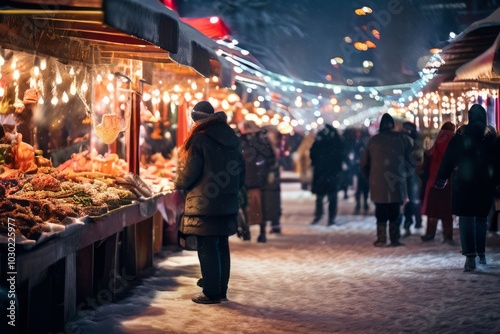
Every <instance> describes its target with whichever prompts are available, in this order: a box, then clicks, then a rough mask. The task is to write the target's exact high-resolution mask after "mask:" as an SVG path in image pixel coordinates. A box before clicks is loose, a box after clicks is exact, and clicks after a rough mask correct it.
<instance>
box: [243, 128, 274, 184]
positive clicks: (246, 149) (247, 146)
mask: <svg viewBox="0 0 500 334" xmlns="http://www.w3.org/2000/svg"><path fill="white" fill-rule="evenodd" d="M240 141H241V149H242V151H243V159H244V160H245V169H246V173H245V187H246V188H247V189H253V188H262V187H263V186H264V185H265V183H266V181H267V177H268V173H269V172H270V171H271V168H272V167H273V166H274V165H275V163H276V156H275V154H274V151H273V148H272V146H271V143H270V142H269V139H268V138H267V136H266V134H265V132H264V131H262V130H259V131H257V132H252V133H245V134H242V135H241V136H240Z"/></svg>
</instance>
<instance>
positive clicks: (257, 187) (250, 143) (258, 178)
mask: <svg viewBox="0 0 500 334" xmlns="http://www.w3.org/2000/svg"><path fill="white" fill-rule="evenodd" d="M240 133H241V135H240V142H241V149H242V151H243V159H244V161H245V168H246V174H245V188H246V190H247V198H248V205H247V208H246V210H245V218H246V222H247V224H248V225H259V226H260V234H259V236H258V237H257V242H266V241H267V238H266V230H265V224H264V217H263V215H262V209H263V205H262V188H263V187H264V185H265V184H266V182H267V178H268V174H269V171H270V170H269V168H270V167H271V166H274V164H275V163H276V156H275V154H274V151H273V148H272V146H271V144H270V143H269V140H268V138H267V136H266V134H265V133H264V131H262V129H261V128H260V127H259V126H258V125H257V124H256V123H255V122H254V121H250V120H247V121H243V122H242V123H241V124H240Z"/></svg>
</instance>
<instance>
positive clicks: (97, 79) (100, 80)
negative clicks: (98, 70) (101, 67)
mask: <svg viewBox="0 0 500 334" xmlns="http://www.w3.org/2000/svg"><path fill="white" fill-rule="evenodd" d="M95 80H96V81H97V82H98V83H101V82H102V76H101V75H100V74H98V75H97V77H96V78H95Z"/></svg>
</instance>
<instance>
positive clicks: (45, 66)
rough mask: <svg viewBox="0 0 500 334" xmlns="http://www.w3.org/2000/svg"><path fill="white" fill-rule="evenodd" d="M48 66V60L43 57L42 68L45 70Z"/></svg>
mask: <svg viewBox="0 0 500 334" xmlns="http://www.w3.org/2000/svg"><path fill="white" fill-rule="evenodd" d="M46 68H47V61H46V60H45V59H42V60H41V61H40V69H41V70H42V71H43V70H45V69H46Z"/></svg>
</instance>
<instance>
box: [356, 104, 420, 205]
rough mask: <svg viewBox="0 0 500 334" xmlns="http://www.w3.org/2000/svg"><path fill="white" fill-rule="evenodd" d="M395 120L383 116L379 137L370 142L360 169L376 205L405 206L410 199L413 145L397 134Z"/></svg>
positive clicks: (407, 137) (376, 136) (404, 136)
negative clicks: (405, 202) (408, 182)
mask: <svg viewBox="0 0 500 334" xmlns="http://www.w3.org/2000/svg"><path fill="white" fill-rule="evenodd" d="M393 128H394V120H393V118H392V117H391V116H390V115H389V114H384V116H383V117H382V120H381V122H380V129H379V133H378V134H376V135H374V136H373V137H371V138H370V139H369V140H368V144H367V146H366V149H365V151H364V152H363V154H362V156H361V161H360V168H361V172H362V173H363V175H364V176H365V177H366V178H367V179H368V181H369V183H370V197H371V199H372V201H373V202H374V203H403V202H404V201H405V200H406V198H407V196H408V195H407V179H408V176H409V175H412V173H413V168H414V165H413V164H412V162H413V161H412V157H411V153H412V147H413V143H412V140H411V138H410V137H409V136H407V135H405V134H403V133H401V132H394V131H393Z"/></svg>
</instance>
